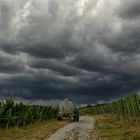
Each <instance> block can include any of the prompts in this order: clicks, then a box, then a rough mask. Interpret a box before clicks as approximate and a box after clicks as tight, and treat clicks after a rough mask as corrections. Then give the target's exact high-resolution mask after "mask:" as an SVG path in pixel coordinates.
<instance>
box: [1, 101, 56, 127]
mask: <svg viewBox="0 0 140 140" xmlns="http://www.w3.org/2000/svg"><path fill="white" fill-rule="evenodd" d="M56 115H57V108H53V107H51V106H39V105H30V104H27V105H25V104H23V103H15V102H14V101H13V100H6V102H0V127H1V128H9V127H14V126H17V127H22V126H25V125H28V124H31V123H34V122H36V121H40V122H41V121H46V120H50V119H55V118H56Z"/></svg>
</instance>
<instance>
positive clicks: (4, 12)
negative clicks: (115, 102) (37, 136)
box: [0, 0, 140, 104]
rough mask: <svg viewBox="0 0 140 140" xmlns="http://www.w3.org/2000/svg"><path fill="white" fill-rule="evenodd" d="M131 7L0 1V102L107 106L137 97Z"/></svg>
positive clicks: (136, 34)
mask: <svg viewBox="0 0 140 140" xmlns="http://www.w3.org/2000/svg"><path fill="white" fill-rule="evenodd" d="M139 5H140V2H139V1H138V0H134V1H131V0H124V1H120V0H114V1H112V0H106V1H104V0H78V1H74V0H61V1H58V0H47V1H44V0H36V1H34V0H21V1H19V0H14V1H13V0H7V1H4V0H0V61H1V62H0V98H7V97H13V98H23V99H30V100H32V99H35V100H61V99H63V98H65V97H70V98H72V99H73V100H74V101H76V102H77V103H79V104H80V103H97V102H103V101H109V100H112V99H115V98H119V97H122V96H124V95H129V94H132V93H133V92H137V91H139V90H140V85H139V83H140V79H139V76H140V74H139V71H140V63H139V62H140V18H139V12H140V10H139V7H140V6H139Z"/></svg>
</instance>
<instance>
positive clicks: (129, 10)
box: [118, 0, 140, 19]
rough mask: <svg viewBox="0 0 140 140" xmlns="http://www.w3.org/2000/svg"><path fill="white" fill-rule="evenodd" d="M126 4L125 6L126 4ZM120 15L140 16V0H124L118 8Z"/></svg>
mask: <svg viewBox="0 0 140 140" xmlns="http://www.w3.org/2000/svg"><path fill="white" fill-rule="evenodd" d="M124 5H125V6H124ZM118 13H119V15H120V17H122V18H128V19H134V18H139V16H140V1H139V0H133V1H131V0H124V1H123V2H122V4H121V8H120V9H119V10H118Z"/></svg>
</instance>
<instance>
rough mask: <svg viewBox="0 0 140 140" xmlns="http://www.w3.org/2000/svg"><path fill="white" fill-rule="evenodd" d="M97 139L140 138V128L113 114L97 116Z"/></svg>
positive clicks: (138, 139) (125, 139)
mask: <svg viewBox="0 0 140 140" xmlns="http://www.w3.org/2000/svg"><path fill="white" fill-rule="evenodd" d="M95 119H96V128H95V134H94V135H96V136H97V140H140V128H137V127H136V126H132V125H130V123H129V122H126V121H124V120H118V119H117V118H116V117H113V116H111V115H99V116H95Z"/></svg>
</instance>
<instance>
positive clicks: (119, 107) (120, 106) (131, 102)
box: [88, 95, 140, 127]
mask: <svg viewBox="0 0 140 140" xmlns="http://www.w3.org/2000/svg"><path fill="white" fill-rule="evenodd" d="M88 112H90V113H91V112H92V114H95V115H97V114H112V115H114V116H117V117H118V118H119V119H121V118H123V119H125V120H126V121H129V122H130V123H131V124H132V125H136V126H137V127H139V126H140V96H139V95H133V96H129V97H124V98H122V99H120V100H117V101H113V102H112V103H108V104H98V105H95V106H94V107H92V108H90V109H89V110H88Z"/></svg>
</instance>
